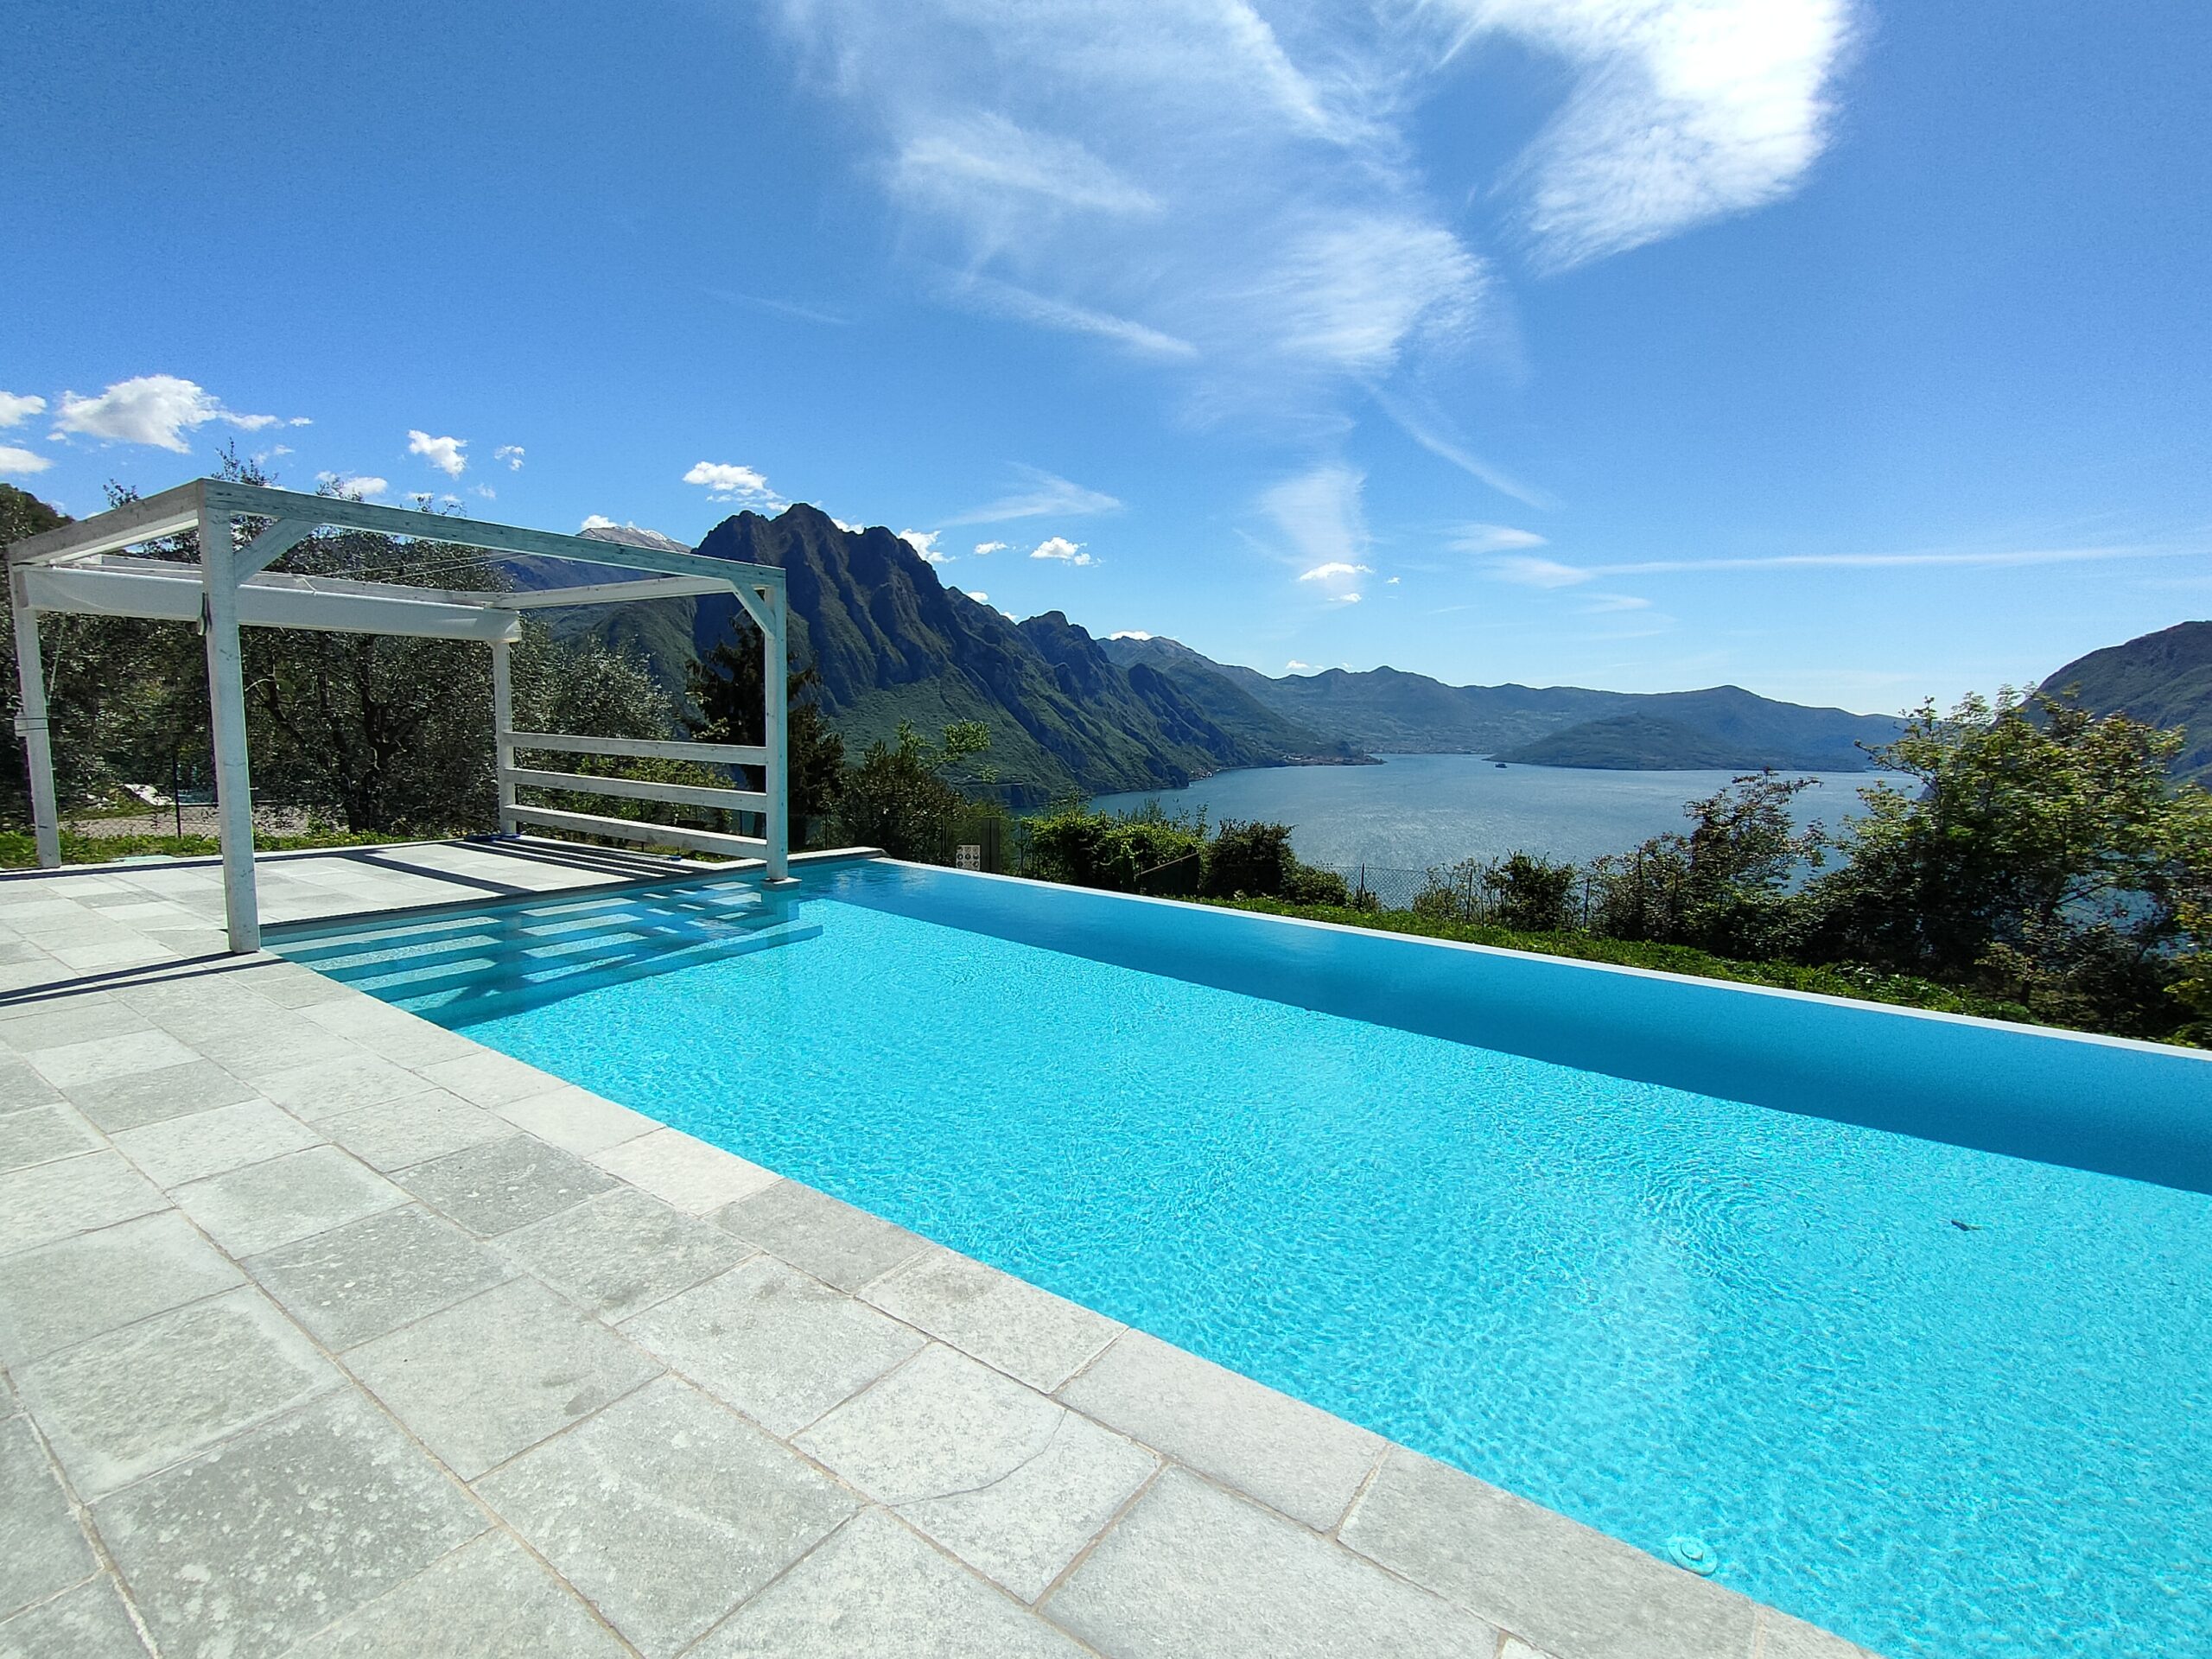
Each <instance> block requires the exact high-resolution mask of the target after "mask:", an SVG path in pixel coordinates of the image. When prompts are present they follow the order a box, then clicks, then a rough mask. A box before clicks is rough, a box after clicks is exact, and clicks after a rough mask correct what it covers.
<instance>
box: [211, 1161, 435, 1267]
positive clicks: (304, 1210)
mask: <svg viewBox="0 0 2212 1659" xmlns="http://www.w3.org/2000/svg"><path fill="white" fill-rule="evenodd" d="M175 1197H176V1202H177V1205H178V1206H179V1207H180V1208H181V1209H182V1210H183V1211H184V1212H185V1213H186V1214H187V1215H188V1216H190V1217H192V1218H193V1220H194V1221H196V1222H198V1223H199V1224H200V1226H202V1227H204V1228H206V1229H207V1231H208V1233H209V1234H210V1235H211V1236H213V1239H214V1240H215V1242H216V1243H218V1244H220V1245H221V1246H222V1247H223V1248H224V1249H226V1250H228V1251H229V1252H230V1253H231V1254H232V1255H258V1254H259V1253H260V1252H261V1251H263V1250H270V1249H276V1248H277V1246H278V1245H279V1244H289V1243H291V1242H292V1241H293V1240H294V1239H297V1238H306V1237H308V1236H309V1235H311V1234H315V1233H321V1232H327V1231H328V1230H330V1229H331V1228H333V1227H340V1226H343V1225H344V1224H346V1223H347V1222H349V1221H358V1220H359V1219H360V1217H363V1216H366V1215H373V1214H374V1213H375V1212H376V1211H379V1210H389V1209H391V1208H392V1207H394V1206H395V1205H401V1204H404V1203H405V1202H406V1201H407V1195H406V1194H405V1193H404V1192H401V1191H400V1190H399V1189H398V1188H397V1187H396V1186H394V1185H392V1184H391V1182H390V1181H387V1180H386V1179H385V1178H384V1177H383V1176H381V1175H379V1174H378V1173H376V1172H375V1171H374V1170H372V1169H369V1168H366V1167H365V1166H363V1165H361V1164H359V1163H357V1162H356V1161H355V1160H353V1159H352V1158H349V1157H347V1156H346V1154H344V1153H342V1152H340V1150H339V1149H338V1148H337V1147H309V1148H308V1150H307V1151H305V1152H295V1153H289V1154H286V1155H285V1156H283V1157H282V1158H272V1159H270V1160H269V1161H267V1162H266V1163H259V1164H248V1165H246V1166H245V1167H244V1168H242V1169H234V1170H232V1171H231V1172H230V1173H227V1174H224V1175H216V1176H212V1177H210V1178H209V1179H207V1180H204V1181H194V1182H193V1183H192V1185H189V1186H184V1187H180V1188H178V1189H177V1192H176V1194H175Z"/></svg>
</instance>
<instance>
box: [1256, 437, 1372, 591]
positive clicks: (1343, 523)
mask: <svg viewBox="0 0 2212 1659" xmlns="http://www.w3.org/2000/svg"><path fill="white" fill-rule="evenodd" d="M1365 483H1366V480H1365V479H1364V478H1363V476H1362V475H1361V474H1358V473H1357V472H1355V471H1353V470H1352V469H1351V467H1346V466H1343V465H1341V464H1339V463H1337V462H1330V463H1328V464H1326V465H1324V466H1319V467H1314V468H1313V470H1311V471H1310V472H1305V473H1300V474H1298V475H1297V476H1295V477H1293V478H1287V479H1285V480H1282V482H1281V483H1280V484H1277V485H1275V486H1273V487H1272V488H1270V489H1269V490H1268V491H1267V492H1266V493H1264V494H1263V495H1262V496H1261V498H1260V510H1261V511H1262V512H1264V513H1266V514H1267V515H1268V518H1272V519H1274V523H1275V527H1276V528H1277V529H1278V530H1280V531H1281V532H1282V534H1283V536H1284V537H1286V538H1287V540H1288V541H1289V543H1290V544H1291V546H1292V547H1293V548H1294V550H1296V552H1297V553H1298V554H1299V555H1300V563H1302V564H1304V565H1306V568H1307V569H1315V568H1317V567H1318V568H1319V569H1330V568H1331V567H1332V566H1334V567H1341V568H1342V569H1343V570H1344V573H1345V574H1350V572H1351V570H1352V569H1361V570H1363V569H1366V568H1367V566H1366V559H1365V555H1366V552H1367V525H1366V522H1365V520H1364V518H1363V515H1362V512H1361V510H1360V492H1361V490H1362V488H1363V486H1364V485H1365Z"/></svg>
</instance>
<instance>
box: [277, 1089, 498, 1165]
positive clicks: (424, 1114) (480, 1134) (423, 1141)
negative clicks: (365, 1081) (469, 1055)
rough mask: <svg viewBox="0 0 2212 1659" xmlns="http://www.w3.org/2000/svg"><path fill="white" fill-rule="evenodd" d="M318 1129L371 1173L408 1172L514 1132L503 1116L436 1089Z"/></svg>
mask: <svg viewBox="0 0 2212 1659" xmlns="http://www.w3.org/2000/svg"><path fill="white" fill-rule="evenodd" d="M317 1127H318V1128H321V1130H322V1132H323V1133H324V1134H325V1135H328V1136H329V1137H330V1138H331V1139H332V1140H333V1141H336V1142H337V1143H338V1144H339V1145H340V1146H341V1147H345V1148H346V1151H348V1152H350V1153H352V1154H353V1155H354V1156H355V1157H356V1158H359V1160H361V1161H362V1162H363V1163H365V1164H367V1165H368V1166H370V1167H371V1168H372V1169H381V1170H385V1171H391V1170H395V1169H405V1168H407V1167H408V1166H410V1165H412V1164H422V1163H428V1162H429V1160H431V1159H433V1158H442V1157H444V1156H445V1155H446V1154H448V1153H449V1152H459V1151H460V1150H461V1148H462V1147H480V1146H482V1145H483V1144H484V1143H485V1142H486V1141H500V1140H504V1139H505V1138H506V1137H507V1136H508V1135H512V1134H513V1133H514V1128H513V1126H512V1124H510V1123H509V1122H507V1121H506V1120H505V1118H500V1117H495V1116H493V1115H492V1114H491V1113H489V1112H487V1111H486V1110H485V1109H483V1108H482V1107H481V1106H472V1105H470V1104H469V1103H467V1101H465V1100H462V1099H461V1097H460V1096H456V1095H449V1094H447V1093H446V1092H445V1091H444V1090H431V1091H430V1092H429V1094H423V1095H408V1096H404V1097H403V1098H401V1099H398V1100H388V1101H386V1102H385V1103H384V1104H382V1105H381V1106H365V1107H363V1108H362V1109H360V1110H359V1111H358V1112H345V1113H341V1114H340V1116H336V1117H326V1118H321V1119H318V1120H317Z"/></svg>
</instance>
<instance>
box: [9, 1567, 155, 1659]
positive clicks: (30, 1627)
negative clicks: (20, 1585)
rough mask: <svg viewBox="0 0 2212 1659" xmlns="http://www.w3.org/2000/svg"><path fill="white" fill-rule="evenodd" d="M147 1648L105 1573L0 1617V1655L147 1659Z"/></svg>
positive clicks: (12, 1658) (39, 1658)
mask: <svg viewBox="0 0 2212 1659" xmlns="http://www.w3.org/2000/svg"><path fill="white" fill-rule="evenodd" d="M145 1652H146V1644H145V1643H143V1642H141V1641H140V1640H139V1639H138V1631H137V1627H136V1626H134V1625H133V1624H131V1623H130V1614H128V1613H126V1612H125V1611H124V1610H123V1598H122V1597H121V1596H119V1595H118V1594H117V1593H116V1591H115V1580H113V1579H111V1578H110V1577H108V1576H107V1574H105V1573H102V1574H100V1576H99V1577H98V1578H96V1579H87V1580H86V1581H85V1582H84V1583H82V1584H80V1585H79V1586H77V1587H76V1588H75V1589H73V1590H72V1591H70V1592H68V1593H67V1595H62V1596H56V1597H55V1598H54V1599H53V1600H52V1601H48V1602H44V1603H41V1605H38V1606H36V1607H31V1608H27V1609H25V1610H24V1611H22V1612H20V1613H18V1614H16V1616H15V1617H14V1618H10V1619H7V1620H5V1621H0V1659H144V1656H145Z"/></svg>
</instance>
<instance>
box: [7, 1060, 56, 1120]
mask: <svg viewBox="0 0 2212 1659" xmlns="http://www.w3.org/2000/svg"><path fill="white" fill-rule="evenodd" d="M60 1098H61V1091H60V1090H59V1089H56V1088H55V1087H54V1085H53V1084H50V1083H48V1081H47V1080H46V1079H45V1078H44V1077H41V1076H39V1074H38V1073H37V1071H35V1070H33V1069H32V1066H31V1063H30V1062H29V1060H27V1059H25V1058H23V1057H22V1055H20V1054H0V1112H20V1111H25V1110H28V1109H29V1108H31V1107H34V1106H44V1105H46V1104H48V1103H49V1102H52V1101H56V1100H59V1099H60Z"/></svg>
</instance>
